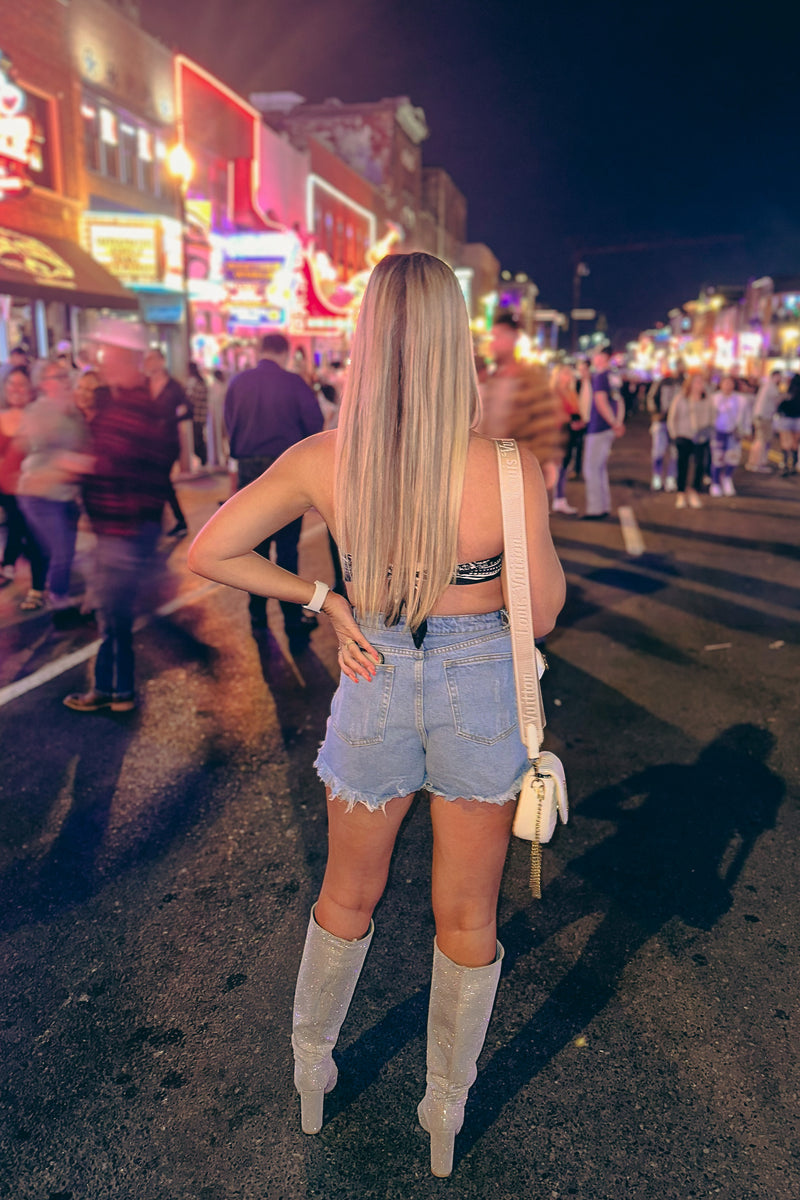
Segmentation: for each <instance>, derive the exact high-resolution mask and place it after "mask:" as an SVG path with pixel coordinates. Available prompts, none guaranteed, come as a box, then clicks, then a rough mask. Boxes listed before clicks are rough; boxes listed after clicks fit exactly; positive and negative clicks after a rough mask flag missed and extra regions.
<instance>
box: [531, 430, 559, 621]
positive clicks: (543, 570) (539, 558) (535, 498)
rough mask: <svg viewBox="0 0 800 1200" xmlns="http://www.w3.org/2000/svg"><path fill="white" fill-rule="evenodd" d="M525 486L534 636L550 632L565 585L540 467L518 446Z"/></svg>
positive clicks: (532, 456) (534, 459)
mask: <svg viewBox="0 0 800 1200" xmlns="http://www.w3.org/2000/svg"><path fill="white" fill-rule="evenodd" d="M520 456H521V459H522V479H523V484H524V487H525V527H526V532H527V535H528V562H529V564H530V574H531V605H532V608H533V629H534V633H535V634H536V636H537V637H544V636H545V634H547V633H550V631H551V630H552V629H553V627H554V626H555V623H556V618H557V616H558V614H559V613H560V612H561V609H562V608H563V607H564V600H565V598H566V593H567V589H566V582H565V580H564V572H563V570H562V567H561V563H560V562H559V561H558V555H557V554H556V549H555V546H554V545H553V538H552V536H551V534H550V522H549V519H548V508H549V504H548V500H547V491H546V489H545V485H544V479H543V478H542V472H541V468H540V467H539V463H538V462H537V460H536V458H535V457H534V455H533V454H531V452H530V451H529V450H526V449H525V448H524V447H520Z"/></svg>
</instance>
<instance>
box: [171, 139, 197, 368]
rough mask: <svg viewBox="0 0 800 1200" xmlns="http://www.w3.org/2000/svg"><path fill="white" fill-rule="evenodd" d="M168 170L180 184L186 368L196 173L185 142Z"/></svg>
mask: <svg viewBox="0 0 800 1200" xmlns="http://www.w3.org/2000/svg"><path fill="white" fill-rule="evenodd" d="M167 170H168V171H169V173H170V175H171V176H172V178H173V179H174V180H175V182H176V183H177V185H178V197H179V201H180V222H181V279H182V281H183V306H184V327H185V330H186V369H187V371H188V369H189V363H190V362H191V361H192V326H191V318H190V310H189V258H188V254H187V246H186V193H187V192H188V190H189V184H190V183H191V182H192V176H193V175H194V159H193V158H192V156H191V154H190V153H189V151H188V150H187V149H186V146H185V145H184V144H183V142H177V143H176V144H175V145H174V146H173V147H172V149H171V150H170V151H169V153H168V154H167Z"/></svg>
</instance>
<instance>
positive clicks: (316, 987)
mask: <svg viewBox="0 0 800 1200" xmlns="http://www.w3.org/2000/svg"><path fill="white" fill-rule="evenodd" d="M314 907H315V908H316V905H315V906H314ZM374 928H375V927H374V925H373V923H372V921H370V924H369V929H368V930H367V932H366V933H365V935H364V937H363V938H361V939H360V940H359V941H356V942H348V941H345V939H344V938H338V937H334V936H333V934H332V933H328V931H327V930H325V929H323V928H322V927H321V926H320V925H318V924H317V922H316V920H315V919H314V909H313V908H312V910H311V919H310V920H309V923H308V933H307V934H306V944H305V946H304V948H303V957H302V960H301V962H300V971H299V973H298V976H297V987H296V988H295V993H294V1014H293V1022H292V1049H293V1050H294V1086H295V1087H296V1088H297V1090H298V1092H299V1093H300V1120H301V1124H302V1128H303V1133H319V1131H320V1129H321V1128H322V1106H323V1102H324V1098H325V1093H326V1092H330V1091H332V1090H333V1088H334V1087H335V1086H336V1079H337V1076H338V1072H337V1070H336V1064H335V1062H334V1061H333V1048H334V1046H335V1045H336V1039H337V1038H338V1036H339V1030H340V1029H341V1027H342V1022H343V1021H344V1019H345V1017H346V1016H347V1010H348V1008H349V1007H350V1001H351V1000H352V998H353V992H354V991H355V988H356V984H357V983H358V977H359V975H360V974H361V968H362V966H363V965H364V959H365V958H366V954H367V951H368V950H369V944H370V942H371V941H372V934H373V932H374Z"/></svg>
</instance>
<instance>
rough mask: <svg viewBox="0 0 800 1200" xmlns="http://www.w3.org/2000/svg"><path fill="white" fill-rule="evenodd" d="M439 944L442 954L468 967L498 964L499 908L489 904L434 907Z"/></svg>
mask: <svg viewBox="0 0 800 1200" xmlns="http://www.w3.org/2000/svg"><path fill="white" fill-rule="evenodd" d="M434 918H435V921H436V941H437V944H438V946H439V949H440V950H441V952H442V954H444V955H446V956H447V957H448V958H449V959H451V960H452V961H453V962H456V963H459V964H460V965H461V966H465V967H483V966H486V965H487V964H488V963H491V962H494V960H495V957H496V949H497V914H496V908H495V907H490V906H489V905H487V904H486V903H472V904H465V903H462V904H455V905H453V904H448V905H445V906H442V905H437V906H435V907H434Z"/></svg>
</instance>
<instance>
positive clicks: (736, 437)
mask: <svg viewBox="0 0 800 1200" xmlns="http://www.w3.org/2000/svg"><path fill="white" fill-rule="evenodd" d="M713 404H714V413H715V416H714V433H713V435H712V438H711V487H710V488H709V489H708V494H709V495H710V496H716V497H719V496H735V495H736V488H735V487H734V486H733V472H734V470H735V469H736V467H737V466H738V465H739V463H740V462H741V461H742V439H741V427H742V422H743V420H744V414H745V401H744V397H743V396H742V395H741V394H740V393H739V392H737V391H736V381H735V380H734V378H733V376H732V375H723V377H722V379H721V380H720V382H719V391H718V392H716V393H715V395H714V399H713Z"/></svg>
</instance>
